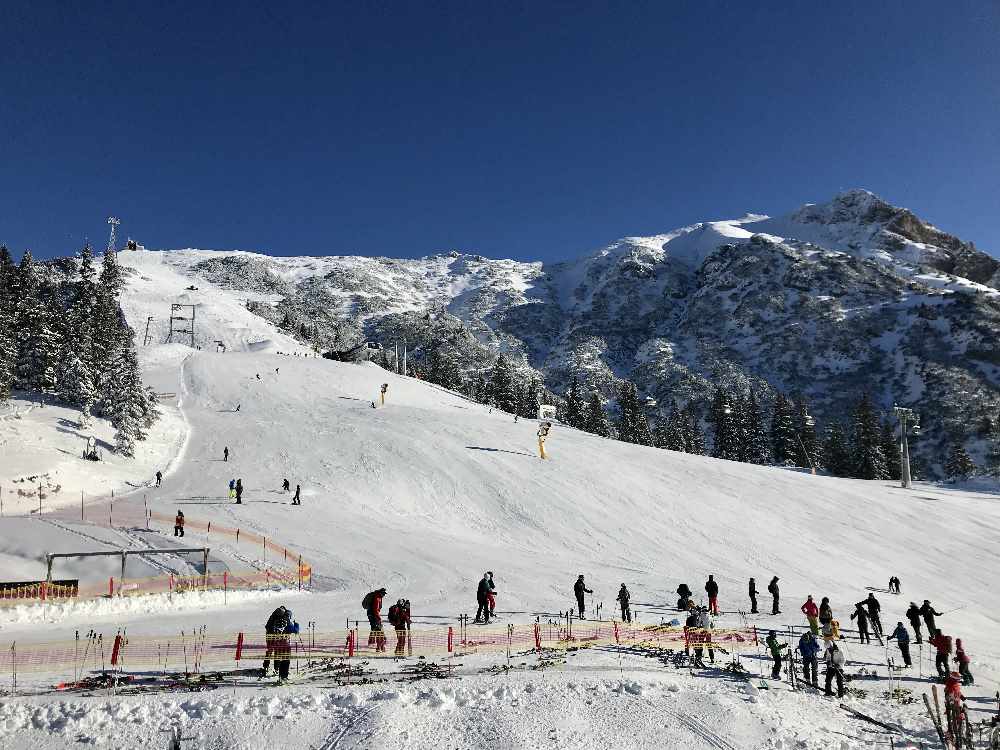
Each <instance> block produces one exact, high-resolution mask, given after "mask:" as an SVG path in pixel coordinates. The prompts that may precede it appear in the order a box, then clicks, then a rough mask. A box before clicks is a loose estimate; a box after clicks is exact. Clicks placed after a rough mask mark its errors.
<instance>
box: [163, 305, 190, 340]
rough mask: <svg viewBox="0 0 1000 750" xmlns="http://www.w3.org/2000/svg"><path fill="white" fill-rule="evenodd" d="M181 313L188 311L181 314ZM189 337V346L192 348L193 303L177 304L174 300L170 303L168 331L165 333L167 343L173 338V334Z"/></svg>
mask: <svg viewBox="0 0 1000 750" xmlns="http://www.w3.org/2000/svg"><path fill="white" fill-rule="evenodd" d="M182 313H189V315H183V314H182ZM175 334H176V335H177V336H183V337H185V338H186V337H188V336H190V337H191V348H192V349H194V305H179V304H177V303H176V302H175V303H173V304H171V305H170V333H169V334H168V335H167V343H168V344H169V343H171V342H172V341H173V340H174V335H175Z"/></svg>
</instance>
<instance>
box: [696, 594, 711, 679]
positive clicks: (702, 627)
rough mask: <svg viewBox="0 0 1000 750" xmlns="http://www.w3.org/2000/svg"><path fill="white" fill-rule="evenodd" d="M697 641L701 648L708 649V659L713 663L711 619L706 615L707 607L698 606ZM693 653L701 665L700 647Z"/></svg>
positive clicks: (703, 664) (702, 664)
mask: <svg viewBox="0 0 1000 750" xmlns="http://www.w3.org/2000/svg"><path fill="white" fill-rule="evenodd" d="M697 612H698V631H699V632H698V642H699V644H701V646H702V647H703V648H707V649H708V660H709V661H710V662H711V663H712V664H715V649H714V648H712V619H711V618H710V617H709V616H708V609H707V608H705V607H699V608H698V610H697ZM695 654H696V655H697V657H698V661H699V662H701V666H702V667H704V666H705V663H704V662H702V661H701V648H698V649H695Z"/></svg>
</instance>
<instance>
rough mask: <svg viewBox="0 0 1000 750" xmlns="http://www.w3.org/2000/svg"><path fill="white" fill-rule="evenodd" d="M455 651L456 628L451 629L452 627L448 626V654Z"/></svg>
mask: <svg viewBox="0 0 1000 750" xmlns="http://www.w3.org/2000/svg"><path fill="white" fill-rule="evenodd" d="M454 650H455V630H454V628H452V627H451V625H449V626H448V653H449V654H450V653H451V652H452V651H454Z"/></svg>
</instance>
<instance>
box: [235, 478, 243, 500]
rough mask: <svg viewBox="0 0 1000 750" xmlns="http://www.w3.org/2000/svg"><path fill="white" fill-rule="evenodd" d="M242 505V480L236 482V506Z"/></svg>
mask: <svg viewBox="0 0 1000 750" xmlns="http://www.w3.org/2000/svg"><path fill="white" fill-rule="evenodd" d="M242 503H243V479H242V477H241V478H240V479H237V480H236V504H237V505H241V504H242Z"/></svg>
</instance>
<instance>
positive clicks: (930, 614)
mask: <svg viewBox="0 0 1000 750" xmlns="http://www.w3.org/2000/svg"><path fill="white" fill-rule="evenodd" d="M920 614H921V616H923V618H924V624H925V625H927V633H928V637H930V636H929V634H930V633H933V632H934V631H935V630H937V624H936V622H935V620H934V618H935V617H940V616H941V613H940V612H938V611H936V610H935V609H934V607H932V606H931V601H930V599H924V603H923V606H921V607H920Z"/></svg>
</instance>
